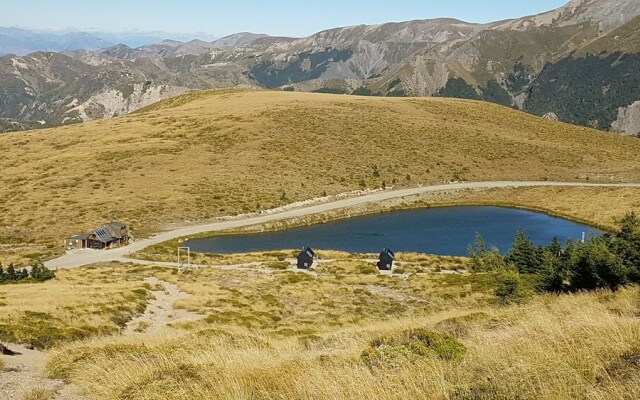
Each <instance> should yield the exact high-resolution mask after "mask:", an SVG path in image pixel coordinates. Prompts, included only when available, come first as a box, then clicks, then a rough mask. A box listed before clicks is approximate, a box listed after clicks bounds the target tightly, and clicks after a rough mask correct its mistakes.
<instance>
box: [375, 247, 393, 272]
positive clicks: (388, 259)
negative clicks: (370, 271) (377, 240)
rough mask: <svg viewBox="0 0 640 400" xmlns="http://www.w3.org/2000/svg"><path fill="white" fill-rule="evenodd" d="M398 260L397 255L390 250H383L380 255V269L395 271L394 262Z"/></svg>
mask: <svg viewBox="0 0 640 400" xmlns="http://www.w3.org/2000/svg"><path fill="white" fill-rule="evenodd" d="M395 258H396V255H395V253H394V252H393V251H391V250H389V249H384V250H382V253H380V260H379V261H378V264H377V266H378V269H379V270H380V271H391V270H392V269H393V260H394V259H395Z"/></svg>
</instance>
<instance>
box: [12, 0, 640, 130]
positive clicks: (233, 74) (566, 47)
mask: <svg viewBox="0 0 640 400" xmlns="http://www.w3.org/2000/svg"><path fill="white" fill-rule="evenodd" d="M639 16H640V2H639V1H637V0H573V1H571V2H570V3H568V4H567V5H566V6H564V7H562V8H560V9H557V10H553V11H550V12H548V13H544V14H540V15H535V16H530V17H524V18H520V19H516V20H509V21H500V22H495V23H489V24H472V23H466V22H462V21H458V20H454V19H434V20H416V21H409V22H402V23H389V24H383V25H374V26H353V27H345V28H337V29H331V30H327V31H323V32H319V33H317V34H315V35H312V36H309V37H307V38H284V37H270V36H265V35H254V34H250V33H240V34H236V35H231V36H229V37H226V38H223V39H219V40H216V41H214V42H208V41H199V40H195V41H190V42H186V43H185V42H178V41H163V42H159V43H156V44H152V45H148V46H143V47H138V48H132V47H130V46H126V45H122V44H118V45H114V46H108V47H106V48H104V49H96V48H97V47H102V46H101V45H100V43H99V42H95V43H91V42H87V43H88V44H87V45H86V46H85V47H84V48H83V49H82V50H75V51H74V50H73V49H72V48H68V49H66V50H71V51H64V52H62V53H51V52H37V53H33V54H30V55H26V56H22V57H19V56H4V57H2V58H0V130H5V131H8V130H18V129H27V128H35V127H40V126H55V125H59V124H68V123H74V122H81V121H86V120H91V119H97V118H109V117H112V116H117V115H123V114H126V113H129V112H131V111H134V110H136V109H138V108H140V107H143V106H145V105H148V104H151V103H153V102H156V101H158V100H161V99H164V98H167V97H171V96H174V95H177V94H181V93H185V92H188V91H192V90H201V89H208V88H219V87H263V88H270V89H276V88H280V89H284V90H295V91H318V92H328V93H344V94H360V95H379V96H448V97H461V98H470V99H478V100H486V101H491V102H495V103H499V104H503V105H506V106H510V107H514V108H518V109H521V110H523V111H527V112H530V113H533V114H536V115H546V116H547V117H548V118H553V119H555V118H557V119H559V120H562V121H566V122H571V123H576V124H581V125H587V126H591V127H595V128H599V129H603V130H613V131H616V132H621V133H625V134H631V135H635V134H638V133H640V74H638V73H637V71H638V70H640V69H639V67H640V38H639V36H638V31H639V29H640V17H639ZM93 45H95V46H93ZM62 50H65V49H62Z"/></svg>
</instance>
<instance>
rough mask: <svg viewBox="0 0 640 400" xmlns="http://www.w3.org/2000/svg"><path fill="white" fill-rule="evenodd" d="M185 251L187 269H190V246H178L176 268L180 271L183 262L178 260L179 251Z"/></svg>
mask: <svg viewBox="0 0 640 400" xmlns="http://www.w3.org/2000/svg"><path fill="white" fill-rule="evenodd" d="M181 250H186V251H187V269H191V248H190V247H178V270H180V271H182V269H183V268H182V267H183V264H182V263H181V262H180V251H181Z"/></svg>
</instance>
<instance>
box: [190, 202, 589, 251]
mask: <svg viewBox="0 0 640 400" xmlns="http://www.w3.org/2000/svg"><path fill="white" fill-rule="evenodd" d="M519 228H522V229H524V232H525V234H526V235H527V236H528V237H529V238H530V239H531V240H532V241H533V242H534V243H535V244H536V245H546V244H549V243H550V241H551V239H552V238H553V237H554V236H558V237H559V238H560V240H561V241H563V242H564V241H565V240H566V239H569V238H571V239H574V240H579V239H580V238H581V236H582V233H583V232H586V234H587V235H589V234H594V235H599V234H601V232H599V231H598V230H596V229H594V228H590V227H589V226H585V225H581V224H577V223H574V222H571V221H567V220H565V219H562V218H555V217H551V216H548V215H546V214H540V213H536V212H531V211H524V210H516V209H510V208H501V207H446V208H432V209H420V210H409V211H396V212H389V213H384V214H375V215H369V216H364V217H356V218H351V219H346V220H340V221H336V222H330V223H326V224H320V225H312V226H307V227H302V228H292V229H288V230H285V231H280V232H271V233H259V234H251V235H237V236H235V235H234V236H219V237H212V238H205V239H194V240H190V241H189V242H188V243H187V244H186V245H187V246H189V247H191V250H192V251H197V252H207V253H222V254H229V253H246V252H257V251H271V250H283V249H299V248H303V247H305V246H310V247H312V248H314V249H325V250H326V249H331V250H343V251H347V252H357V253H376V252H379V251H381V250H382V249H383V248H390V249H392V250H393V251H396V252H399V251H400V252H417V253H428V254H437V255H452V256H466V255H467V247H468V245H469V244H471V243H473V240H474V239H475V235H476V233H480V234H481V235H482V236H483V237H484V239H485V242H486V243H487V245H488V246H495V247H497V248H498V249H500V251H502V252H506V251H508V250H509V249H510V248H511V245H512V244H513V238H514V237H515V235H516V232H517V231H518V229H519Z"/></svg>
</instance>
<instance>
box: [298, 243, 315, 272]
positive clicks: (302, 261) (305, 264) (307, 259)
mask: <svg viewBox="0 0 640 400" xmlns="http://www.w3.org/2000/svg"><path fill="white" fill-rule="evenodd" d="M315 256H316V253H315V252H314V251H313V250H311V247H307V248H306V249H304V250H302V252H300V254H298V269H309V268H311V266H313V259H314V258H315Z"/></svg>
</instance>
